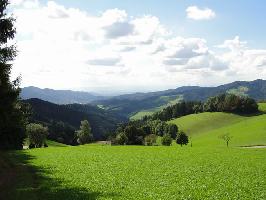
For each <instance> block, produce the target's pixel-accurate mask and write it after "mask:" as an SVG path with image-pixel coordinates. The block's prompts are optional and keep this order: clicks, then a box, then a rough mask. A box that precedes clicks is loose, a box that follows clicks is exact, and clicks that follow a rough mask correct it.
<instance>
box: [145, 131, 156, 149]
mask: <svg viewBox="0 0 266 200" xmlns="http://www.w3.org/2000/svg"><path fill="white" fill-rule="evenodd" d="M156 141H157V135H155V134H150V135H147V136H146V137H145V145H147V146H153V145H155V144H156Z"/></svg>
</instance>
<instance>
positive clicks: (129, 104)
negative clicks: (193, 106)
mask: <svg viewBox="0 0 266 200" xmlns="http://www.w3.org/2000/svg"><path fill="white" fill-rule="evenodd" d="M222 93H233V94H236V95H246V96H249V97H251V98H253V99H255V100H264V99H266V80H261V79H258V80H255V81H250V82H248V81H236V82H233V83H229V84H225V85H221V86H218V87H197V86H186V87H179V88H177V89H171V90H165V91H160V92H151V93H137V94H129V95H121V96H117V97H113V98H110V99H107V100H98V101H94V102H93V103H94V104H97V105H102V106H103V107H105V108H106V109H108V110H114V111H116V112H118V113H120V114H123V115H125V116H131V115H133V114H134V113H138V112H140V111H143V113H150V112H154V111H158V110H160V109H162V108H163V107H166V106H168V105H169V104H173V103H176V101H178V100H180V99H183V100H186V101H205V100H206V99H207V98H208V97H211V96H216V95H218V94H222Z"/></svg>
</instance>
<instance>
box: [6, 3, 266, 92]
mask: <svg viewBox="0 0 266 200" xmlns="http://www.w3.org/2000/svg"><path fill="white" fill-rule="evenodd" d="M265 10H266V2H265V1H263V0H245V1H231V0H223V1H221V0H219V1H218V0H197V1H196V0H194V1H189V0H164V1H162V0H157V1H154V0H141V1H140V0H134V1H132V0H112V1H111V0H88V1H82V0H67V1H63V0H57V1H45V0H11V4H10V6H9V10H8V12H9V13H10V14H11V13H13V16H15V17H16V19H17V20H16V24H15V26H16V28H17V35H16V39H15V41H14V42H16V45H17V49H18V56H17V58H16V60H15V61H14V65H13V71H12V77H16V76H18V75H21V77H22V82H21V86H22V87H26V86H36V87H40V88H53V89H72V90H82V91H90V92H97V93H101V94H109V93H131V92H147V91H158V90H165V89H170V88H177V87H179V86H185V85H199V86H216V85H220V84H225V83H229V82H233V81H237V80H246V81H250V80H255V79H259V78H260V79H266V37H265V35H266V28H265V27H266V20H265V19H266V12H265Z"/></svg>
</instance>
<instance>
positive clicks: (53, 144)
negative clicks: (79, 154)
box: [46, 140, 68, 147]
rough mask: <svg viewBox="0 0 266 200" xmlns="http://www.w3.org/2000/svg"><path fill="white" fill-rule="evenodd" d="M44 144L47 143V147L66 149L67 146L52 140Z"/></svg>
mask: <svg viewBox="0 0 266 200" xmlns="http://www.w3.org/2000/svg"><path fill="white" fill-rule="evenodd" d="M46 143H47V145H48V147H67V146H68V145H66V144H62V143H59V142H55V141H52V140H47V141H46Z"/></svg>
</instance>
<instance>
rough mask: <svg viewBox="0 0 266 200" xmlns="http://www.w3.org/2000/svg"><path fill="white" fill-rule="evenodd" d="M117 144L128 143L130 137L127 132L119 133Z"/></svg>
mask: <svg viewBox="0 0 266 200" xmlns="http://www.w3.org/2000/svg"><path fill="white" fill-rule="evenodd" d="M115 143H116V144H120V145H125V144H127V143H128V138H127V136H126V134H125V133H119V134H118V135H117V136H116V139H115Z"/></svg>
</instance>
